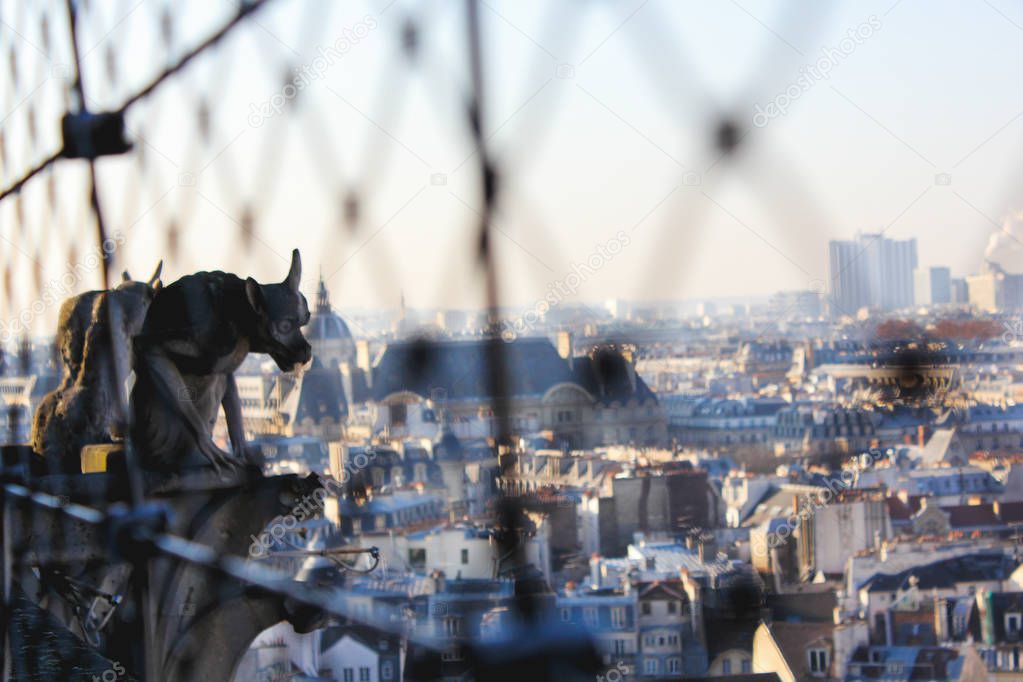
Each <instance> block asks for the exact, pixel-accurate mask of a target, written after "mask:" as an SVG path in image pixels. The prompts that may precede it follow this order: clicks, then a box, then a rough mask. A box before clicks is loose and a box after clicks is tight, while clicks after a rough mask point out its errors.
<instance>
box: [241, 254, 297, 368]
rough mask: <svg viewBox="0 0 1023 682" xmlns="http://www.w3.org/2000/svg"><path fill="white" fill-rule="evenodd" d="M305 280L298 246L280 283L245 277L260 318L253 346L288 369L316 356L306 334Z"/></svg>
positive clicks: (246, 289)
mask: <svg viewBox="0 0 1023 682" xmlns="http://www.w3.org/2000/svg"><path fill="white" fill-rule="evenodd" d="M301 279H302V257H301V256H300V255H299V253H298V249H295V250H294V251H292V252H291V269H290V270H289V271H288V276H287V277H285V278H284V281H283V282H281V283H280V284H260V283H259V282H257V281H256V280H254V279H252V278H251V277H249V278H248V279H247V280H245V295H246V296H247V297H248V299H249V304H250V305H251V306H252V309H253V310H254V311H255V312H256V319H257V320H258V323H257V325H256V330H255V335H254V338H253V339H252V340H251V341H252V346H251V349H252V350H253V351H255V352H257V353H268V354H269V355H270V357H272V358H273V359H274V362H276V363H277V366H278V367H280V368H281V371H284V372H290V371H292V370H295V369H298V368H300V367H301V366H302V365H304V364H306V363H307V362H309V360H310V359H311V358H312V355H313V351H312V347H311V346H310V345H309V342H308V341H306V339H305V337H304V336H302V327H304V326H305V325H306V324H308V323H309V304H308V303H307V302H306V300H305V296H303V295H302V292H301V291H299V282H300V281H301Z"/></svg>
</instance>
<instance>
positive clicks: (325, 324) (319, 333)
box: [303, 279, 354, 343]
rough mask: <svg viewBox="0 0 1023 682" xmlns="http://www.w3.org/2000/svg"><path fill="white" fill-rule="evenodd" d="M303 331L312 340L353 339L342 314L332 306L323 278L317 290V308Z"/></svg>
mask: <svg viewBox="0 0 1023 682" xmlns="http://www.w3.org/2000/svg"><path fill="white" fill-rule="evenodd" d="M303 333H304V335H305V337H306V338H307V339H308V340H310V341H327V340H331V339H345V340H352V333H351V332H350V331H348V325H347V324H345V321H344V320H342V319H341V316H340V315H338V314H337V313H335V312H334V311H333V310H331V308H330V296H329V294H328V293H327V285H326V284H324V282H323V280H322V279H321V280H320V285H319V288H318V290H317V292H316V309H315V310H314V311H313V314H312V315H311V316H310V317H309V324H308V325H307V326H306V328H305V329H304V330H303ZM353 343H354V341H353Z"/></svg>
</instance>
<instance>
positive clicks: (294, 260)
mask: <svg viewBox="0 0 1023 682" xmlns="http://www.w3.org/2000/svg"><path fill="white" fill-rule="evenodd" d="M301 281H302V256H301V255H299V253H298V249H295V250H294V251H292V252H291V270H289V271H288V276H287V277H285V278H284V284H287V285H288V288H289V289H291V290H292V291H294V292H298V287H299V284H300V283H301Z"/></svg>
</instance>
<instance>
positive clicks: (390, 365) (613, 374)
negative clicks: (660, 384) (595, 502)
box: [372, 338, 656, 404]
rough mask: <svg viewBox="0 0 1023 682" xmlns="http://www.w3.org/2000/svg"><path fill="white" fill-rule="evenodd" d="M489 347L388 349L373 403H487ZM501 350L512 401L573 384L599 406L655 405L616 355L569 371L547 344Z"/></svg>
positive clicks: (404, 344)
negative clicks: (397, 399)
mask: <svg viewBox="0 0 1023 682" xmlns="http://www.w3.org/2000/svg"><path fill="white" fill-rule="evenodd" d="M489 343H490V342H489V341H488V340H486V339H473V340H469V341H461V340H459V341H450V340H443V341H432V340H423V339H420V340H415V341H400V342H396V343H391V344H388V345H387V347H386V348H385V349H384V352H383V354H382V355H381V356H380V359H379V361H378V362H377V364H376V367H374V369H373V388H372V395H373V398H374V400H377V401H380V400H383V399H384V398H386V397H387V396H388V395H391V394H393V393H398V392H401V391H409V392H411V393H415V394H416V395H419V396H422V397H424V398H429V397H431V396H432V395H433V394H434V393H436V391H437V389H443V391H444V394H445V398H446V399H447V400H454V401H458V400H485V399H487V397H488V396H489V394H490V385H489V377H488V368H489V366H490V363H489V352H490V350H489V348H488V344H489ZM501 348H502V351H503V353H504V354H505V355H504V358H505V363H506V369H507V379H508V386H507V390H508V393H509V394H510V395H511V396H513V397H533V398H538V397H541V396H543V395H544V394H545V393H546V392H547V391H548V390H550V389H551V388H552V387H553V386H555V385H557V384H560V383H572V384H576V385H577V386H579V387H580V388H582V389H584V390H585V391H587V392H588V393H589V394H590V395H592V396H593V397H594V399H596V400H597V401H598V402H601V403H608V404H609V403H610V402H613V401H618V402H622V403H624V402H626V401H628V400H630V399H636V400H638V401H640V402H643V401H645V400H651V399H653V400H656V396H655V395H654V393H653V391H651V390H650V388H649V387H648V386H647V385H646V383H645V382H644V381H643V379H642V378H640V377H639V376H638V375H634V374H633V376H634V380H635V388H633V383H632V381H633V379H632V377H630V372H629V370H628V365H627V362H628V361H627V360H626V359H625V358H624V357H623V356H622V355H621V353H619V352H617V351H612V350H606V349H605V350H598V351H596V352H595V353H594V354H593V355H592V356H579V357H575V358H573V362H572V367H570V366H569V363H568V361H567V360H565V359H564V358H562V357H561V356H560V355H558V353H557V351H556V350H555V348H554V346H553V345H551V342H550V341H549V340H548V339H547V338H524V339H516V340H514V341H512V342H510V343H503V345H502V347H501Z"/></svg>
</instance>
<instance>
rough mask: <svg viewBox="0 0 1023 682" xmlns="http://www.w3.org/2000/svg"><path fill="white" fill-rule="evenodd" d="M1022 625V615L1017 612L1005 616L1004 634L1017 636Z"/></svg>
mask: <svg viewBox="0 0 1023 682" xmlns="http://www.w3.org/2000/svg"><path fill="white" fill-rule="evenodd" d="M1021 625H1023V614H1020V612H1019V611H1013V612H1012V613H1007V614H1005V634H1007V635H1019V634H1020V627H1021Z"/></svg>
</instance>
